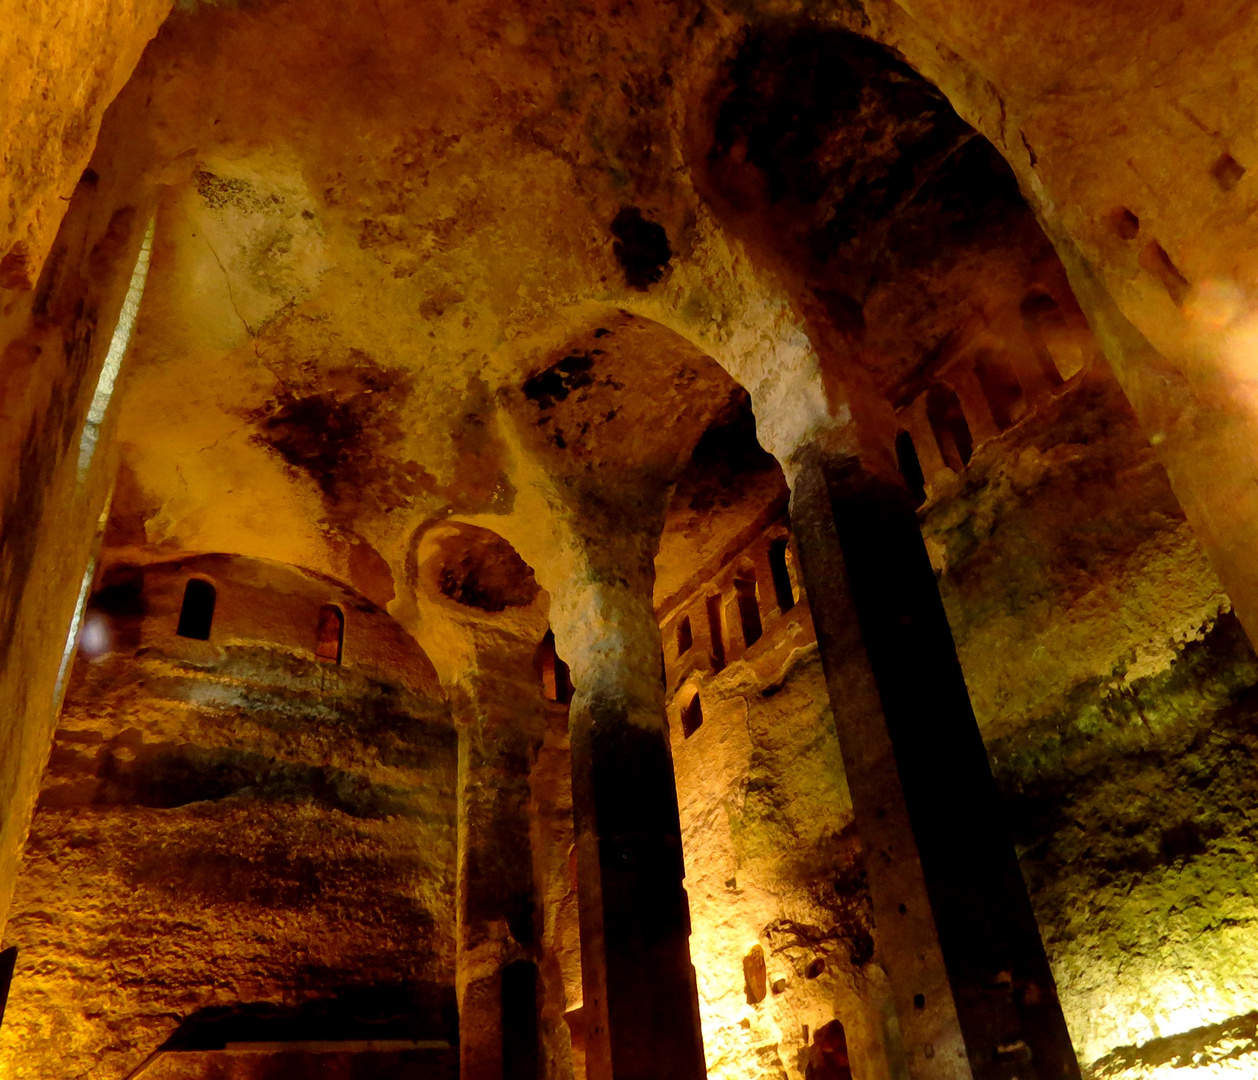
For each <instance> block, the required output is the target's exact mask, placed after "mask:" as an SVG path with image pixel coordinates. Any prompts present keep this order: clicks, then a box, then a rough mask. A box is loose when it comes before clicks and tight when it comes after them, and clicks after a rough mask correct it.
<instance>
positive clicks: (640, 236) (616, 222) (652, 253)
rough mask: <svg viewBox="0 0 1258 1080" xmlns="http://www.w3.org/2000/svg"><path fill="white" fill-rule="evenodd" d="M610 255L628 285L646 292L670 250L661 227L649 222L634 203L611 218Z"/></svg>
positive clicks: (660, 274)
mask: <svg viewBox="0 0 1258 1080" xmlns="http://www.w3.org/2000/svg"><path fill="white" fill-rule="evenodd" d="M612 236H614V237H615V238H616V239H615V242H614V243H613V244H612V254H613V255H615V256H616V261H617V262H618V263H620V267H621V269H622V270H624V272H625V281H627V282H628V283H629V285H630V287H631V288H634V289H640V290H642V291H643V292H645V291H646V290H647V289H649V288H650V287H651V286H652V285H654V284H655V283H656V282H657V281H659V280H660V278H662V277H663V276H664V271H665V270H667V269H668V264H669V261H670V260H671V259H672V257H673V249H672V248H671V247H669V245H668V233H666V232H665V231H664V226H663V225H660V224H658V223H657V222H654V221H648V220H647V219H646V218H644V217H643V216H642V211H641V210H639V209H638V208H637V207H636V206H626V207H624V208H623V209H622V210H621V211H620V213H618V214H617V215H616V217H615V218H614V219H613V221H612Z"/></svg>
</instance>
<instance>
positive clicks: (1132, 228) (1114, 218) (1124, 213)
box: [1109, 206, 1140, 240]
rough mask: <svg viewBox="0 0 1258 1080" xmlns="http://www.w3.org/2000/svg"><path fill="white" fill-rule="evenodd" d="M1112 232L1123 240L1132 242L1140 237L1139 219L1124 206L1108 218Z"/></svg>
mask: <svg viewBox="0 0 1258 1080" xmlns="http://www.w3.org/2000/svg"><path fill="white" fill-rule="evenodd" d="M1109 221H1110V225H1112V226H1113V228H1114V232H1116V233H1117V234H1118V235H1119V237H1120V238H1121V239H1123V240H1134V239H1135V238H1136V237H1137V236H1139V235H1140V219H1139V218H1138V217H1136V215H1135V214H1133V213H1132V212H1131V211H1130V210H1128V209H1127V207H1125V206H1120V207H1118V209H1116V210H1115V211H1114V212H1113V213H1112V214H1110V216H1109Z"/></svg>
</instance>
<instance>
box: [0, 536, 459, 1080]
mask: <svg viewBox="0 0 1258 1080" xmlns="http://www.w3.org/2000/svg"><path fill="white" fill-rule="evenodd" d="M189 582H193V583H201V582H212V584H213V587H214V589H215V590H216V592H217V596H216V602H215V605H214V609H213V617H212V625H210V626H208V627H207V630H208V640H197V639H195V638H188V637H180V636H178V635H177V634H176V629H177V627H178V626H179V625H180V611H181V601H182V598H183V596H184V594H185V589H186V588H187V586H188V584H189ZM327 605H335V609H336V611H337V612H338V613H339V614H340V615H341V616H342V617H343V619H344V639H343V642H342V649H341V660H340V662H337V660H336V658H335V657H333V658H332V659H325V660H320V659H318V658H317V657H316V646H317V633H318V624H319V615H320V611H321V609H323V608H324V607H325V606H327ZM183 607H184V610H185V620H184V627H183V628H184V629H185V631H186V630H188V629H189V627H188V626H187V618H186V613H187V608H188V605H187V604H186V603H185V604H184V605H183ZM192 629H193V630H196V629H197V628H195V627H193V628H192ZM58 731H59V733H58V738H57V742H56V744H55V746H54V749H53V756H52V761H51V763H50V765H49V769H48V772H47V774H46V776H45V781H44V787H43V791H42V793H41V796H40V805H39V809H38V811H37V813H36V816H35V823H34V825H33V827H32V832H31V838H30V840H29V842H28V845H27V849H26V861H25V866H26V872H25V875H24V877H23V884H22V887H21V888H20V889H19V891H18V894H17V897H16V900H15V909H14V914H13V916H12V918H11V919H10V922H9V926H8V931H7V933H8V935H9V938H10V939H11V940H13V941H16V942H17V943H18V944H19V948H20V949H21V951H22V954H23V957H24V960H25V961H27V962H28V963H30V964H33V965H35V966H34V967H27V966H25V965H24V967H23V975H22V977H21V984H20V986H19V987H18V988H17V989H16V990H15V991H14V993H13V995H12V997H11V998H10V1001H9V1007H8V1011H7V1013H6V1015H5V1021H4V1035H3V1042H2V1043H0V1046H2V1047H3V1051H2V1056H0V1069H3V1070H4V1073H5V1075H13V1076H22V1075H26V1076H36V1075H38V1076H57V1075H66V1074H68V1073H75V1072H88V1073H91V1074H92V1075H96V1076H101V1077H122V1076H125V1075H127V1074H128V1073H129V1072H130V1071H131V1070H132V1069H134V1068H136V1067H137V1066H139V1065H140V1064H141V1062H143V1061H144V1059H145V1058H146V1057H148V1055H149V1054H150V1053H152V1052H153V1051H154V1050H156V1049H157V1048H158V1047H159V1046H161V1045H163V1044H169V1045H171V1046H172V1047H174V1048H179V1049H184V1048H186V1049H190V1050H192V1049H211V1048H213V1047H215V1046H216V1045H218V1046H221V1045H222V1043H223V1042H224V1041H226V1042H240V1041H264V1042H265V1041H268V1040H273V1041H291V1040H293V1039H294V1038H297V1039H306V1040H311V1039H314V1040H318V1039H355V1038H357V1039H360V1040H362V1039H373V1038H391V1039H429V1040H432V1039H437V1040H450V1039H452V1038H453V1037H454V1035H453V1028H452V1022H453V1013H454V985H453V964H454V937H453V925H454V920H453V915H454V909H453V896H452V884H453V877H454V855H455V737H454V728H453V725H452V723H451V720H450V714H449V709H448V706H447V705H446V703H445V700H444V695H443V694H442V692H441V691H440V689H439V688H438V686H437V684H436V679H435V676H434V673H433V671H432V668H431V665H429V663H428V661H427V659H426V658H425V657H424V655H423V653H422V652H420V650H419V649H418V648H417V647H416V646H415V644H414V642H413V640H411V639H410V638H409V637H408V636H407V635H405V634H404V633H403V632H402V631H401V629H400V628H399V627H398V626H397V624H396V623H394V622H393V620H392V619H390V618H389V616H388V615H386V614H385V613H384V612H383V611H381V610H380V609H378V608H376V607H375V606H374V605H372V604H371V603H370V602H368V601H366V600H364V599H362V598H361V597H359V596H356V595H355V594H353V593H352V592H350V591H349V590H346V589H344V588H343V587H341V586H338V585H336V584H335V583H333V582H330V581H327V580H321V579H318V578H315V577H312V576H310V575H306V574H300V573H298V572H296V571H294V570H292V569H289V568H285V567H282V566H279V565H277V564H269V563H264V562H258V561H254V560H248V559H234V558H229V557H224V556H218V557H213V556H210V557H200V558H194V559H187V560H181V561H178V562H174V563H162V564H156V565H150V566H147V567H142V568H141V567H125V566H124V567H115V568H112V569H111V570H110V571H108V572H107V574H106V576H105V578H104V580H103V583H102V587H101V588H100V589H99V590H98V591H97V592H96V594H95V596H94V598H93V601H92V604H91V606H90V607H89V609H88V615H87V618H86V630H85V636H84V640H83V646H82V649H81V651H80V657H79V661H78V665H77V667H76V670H75V675H74V680H73V683H72V688H71V691H70V694H69V697H68V699H67V703H66V706H65V710H64V712H63V714H62V719H61V724H60V727H59V729H58ZM50 925H55V926H57V927H58V928H59V929H58V930H57V931H56V932H55V933H52V934H50V933H49V932H48V927H49V926H50Z"/></svg>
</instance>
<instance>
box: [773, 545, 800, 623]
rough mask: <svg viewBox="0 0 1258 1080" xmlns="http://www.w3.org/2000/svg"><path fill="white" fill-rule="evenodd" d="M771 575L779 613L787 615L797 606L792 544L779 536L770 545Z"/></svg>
mask: <svg viewBox="0 0 1258 1080" xmlns="http://www.w3.org/2000/svg"><path fill="white" fill-rule="evenodd" d="M769 573H770V574H772V575H773V594H774V596H775V597H776V598H777V602H778V611H780V612H782V614H783V615H785V614H786V613H787V612H788V611H790V610H791V608H793V607H794V606H795V586H794V585H793V584H792V583H791V542H790V541H789V540H788V539H787V538H786V537H785V536H779V537H778V538H777V539H776V540H774V541H773V543H771V544H770V545H769Z"/></svg>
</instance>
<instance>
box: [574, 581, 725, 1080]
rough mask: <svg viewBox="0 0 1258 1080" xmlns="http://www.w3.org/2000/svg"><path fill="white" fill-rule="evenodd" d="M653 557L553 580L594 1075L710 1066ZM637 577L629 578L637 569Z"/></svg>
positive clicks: (665, 1073)
mask: <svg viewBox="0 0 1258 1080" xmlns="http://www.w3.org/2000/svg"><path fill="white" fill-rule="evenodd" d="M649 566H650V561H649V559H648V560H645V567H644V568H643V571H642V572H640V573H637V574H634V573H633V572H632V570H631V569H626V568H625V567H624V566H621V567H619V568H617V570H616V572H615V573H612V572H610V571H609V572H605V573H597V574H591V575H590V577H591V579H592V580H591V581H590V583H588V584H585V585H583V586H576V585H574V586H573V588H572V589H570V590H569V591H568V592H567V593H566V594H565V595H563V596H559V597H556V596H555V595H554V593H553V592H552V608H551V619H552V625H553V626H554V629H555V638H556V643H557V645H558V647H559V651H560V653H561V654H562V655H564V656H565V657H566V658H568V659H569V661H570V662H571V664H572V676H573V686H574V696H573V700H572V706H571V711H570V714H569V729H570V733H571V741H572V791H573V813H574V817H575V824H576V846H577V871H578V878H579V902H580V912H581V966H582V983H583V987H584V1005H583V1009H582V1012H583V1027H584V1031H585V1055H586V1056H585V1060H586V1072H587V1076H588V1078H589V1080H613V1078H614V1080H700V1078H702V1077H703V1076H704V1075H705V1074H706V1070H705V1068H704V1062H703V1040H702V1035H701V1033H700V1028H699V1002H698V994H697V991H696V987H695V973H694V968H693V967H692V966H691V963H690V948H689V937H690V914H689V907H688V902H687V898H686V893H685V890H684V889H683V887H682V879H683V877H684V876H685V868H684V866H683V863H682V851H681V826H680V822H679V820H678V813H677V792H676V788H675V786H674V780H673V764H672V757H671V754H670V751H669V743H668V732H667V724H668V721H667V718H666V716H665V711H664V687H663V685H662V680H661V664H662V652H661V647H660V634H659V627H658V625H657V624H656V621H655V612H654V608H653V606H652V603H651V588H650V572H649ZM627 579H628V582H630V583H627Z"/></svg>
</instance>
